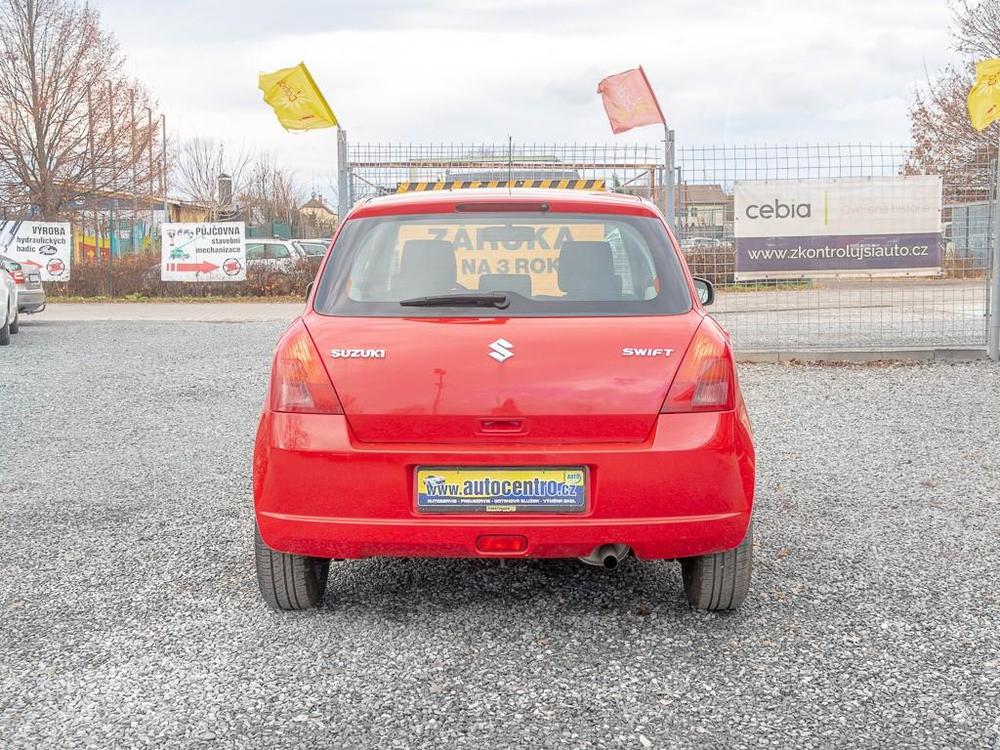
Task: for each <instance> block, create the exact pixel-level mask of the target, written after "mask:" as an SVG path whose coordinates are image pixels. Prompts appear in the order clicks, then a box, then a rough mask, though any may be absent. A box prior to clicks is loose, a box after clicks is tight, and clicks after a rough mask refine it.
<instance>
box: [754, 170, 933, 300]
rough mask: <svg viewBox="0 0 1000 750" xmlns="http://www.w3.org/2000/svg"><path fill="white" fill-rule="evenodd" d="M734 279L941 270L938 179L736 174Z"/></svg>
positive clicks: (910, 272) (920, 272)
mask: <svg viewBox="0 0 1000 750" xmlns="http://www.w3.org/2000/svg"><path fill="white" fill-rule="evenodd" d="M734 219H735V230H734V234H735V236H736V269H735V270H736V279H737V281H741V280H749V279H762V278H775V277H784V278H788V277H808V276H831V275H837V276H852V275H860V276H869V275H880V276H885V275H936V274H938V273H940V271H941V245H942V243H941V178H940V176H937V175H916V176H906V177H903V176H901V177H864V178H832V179H825V180H746V181H743V180H741V181H737V182H736V190H735V197H734Z"/></svg>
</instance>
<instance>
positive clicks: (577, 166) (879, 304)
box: [349, 142, 995, 352]
mask: <svg viewBox="0 0 1000 750" xmlns="http://www.w3.org/2000/svg"><path fill="white" fill-rule="evenodd" d="M349 161H350V189H351V198H352V200H358V199H363V198H366V197H369V196H374V195H382V194H387V193H393V192H395V191H396V189H397V187H398V186H399V184H400V183H405V182H421V181H428V182H429V181H453V180H467V181H471V180H508V179H509V180H514V181H515V182H516V181H517V180H521V179H545V178H553V179H554V178H577V179H603V180H604V181H605V184H606V189H608V190H613V191H616V192H623V193H632V194H635V195H640V196H642V197H644V198H648V199H650V200H652V201H653V202H654V203H656V204H657V205H659V206H660V207H661V208H664V209H665V208H666V205H665V201H666V200H667V195H668V191H667V189H666V181H665V170H664V163H665V159H664V151H663V144H662V142H661V143H660V144H632V143H618V144H611V145H579V144H519V143H512V142H508V143H499V144H497V143H493V144H426V145H421V144H366V145H356V146H353V147H351V148H350V151H349ZM675 163H676V164H677V168H676V172H675V175H674V177H675V181H676V188H675V191H674V194H675V196H676V198H675V200H676V203H675V214H676V218H675V223H676V234H677V236H678V239H679V240H680V242H681V245H682V249H683V251H684V253H685V256H686V258H687V262H688V265H689V266H690V268H691V270H692V272H693V273H694V274H695V275H700V276H705V277H707V278H709V279H710V280H711V281H713V282H714V283H715V285H716V289H717V297H716V303H715V306H714V307H713V308H711V311H712V313H713V315H715V316H716V317H717V318H718V319H719V320H720V322H722V323H723V325H724V326H725V327H726V328H727V329H728V330H729V331H730V332H731V333H732V334H733V338H734V341H735V343H736V346H737V347H738V348H739V349H741V350H742V351H774V352H789V351H847V350H854V351H892V350H901V349H923V348H963V349H964V348H976V349H978V348H985V346H986V337H987V325H988V320H987V310H988V305H989V300H988V295H989V281H990V279H989V277H990V271H989V269H990V257H989V255H990V252H989V247H990V242H989V237H990V234H991V232H990V227H991V226H992V219H993V217H992V205H993V202H992V199H993V195H992V191H991V190H990V187H989V186H991V185H993V184H994V183H995V180H994V179H993V168H992V165H991V163H990V162H989V161H987V158H986V156H985V155H984V156H983V158H982V162H981V163H978V164H971V165H970V164H965V165H962V167H961V168H960V169H955V170H953V171H952V172H950V173H945V174H942V178H943V182H944V206H943V209H942V230H943V238H944V258H943V267H942V271H941V273H940V275H936V276H932V277H928V276H906V275H902V276H899V275H897V276H892V277H887V276H885V275H881V274H875V273H873V274H872V275H870V276H864V277H858V276H856V275H852V276H850V277H847V276H844V277H837V276H823V277H817V278H801V277H797V278H788V277H786V276H783V277H778V276H776V277H774V278H757V279H754V280H752V281H741V280H737V278H736V276H735V274H734V259H735V241H734V231H733V230H734V187H735V183H736V181H738V180H765V179H767V180H781V179H807V178H847V177H852V178H853V177H858V178H863V177H890V176H894V175H900V174H913V173H922V172H925V171H927V170H926V169H923V168H921V167H920V166H919V165H918V164H916V163H914V161H913V160H912V159H911V156H910V152H909V150H908V149H907V148H905V147H903V146H894V145H881V144H879V145H846V144H836V145H763V146H703V147H683V148H680V149H678V151H677V156H676V160H675Z"/></svg>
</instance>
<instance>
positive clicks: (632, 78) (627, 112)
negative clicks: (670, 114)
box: [597, 65, 666, 133]
mask: <svg viewBox="0 0 1000 750" xmlns="http://www.w3.org/2000/svg"><path fill="white" fill-rule="evenodd" d="M597 93H598V94H600V95H601V98H602V99H603V101H604V111H605V112H607V113H608V119H609V120H610V121H611V132H613V133H624V132H625V131H626V130H631V129H632V128H638V127H641V126H643V125H655V124H656V123H658V122H659V123H664V124H666V119H664V117H663V110H661V109H660V103H659V102H658V101H656V94H654V93H653V87H652V86H650V85H649V79H648V78H646V73H645V72H644V71H643V69H642V66H641V65H640V66H639V67H638V68H633V69H632V70H626V71H625V72H624V73H617V74H615V75H613V76H608V77H607V78H605V79H604V80H603V81H601V82H600V83H599V84H597Z"/></svg>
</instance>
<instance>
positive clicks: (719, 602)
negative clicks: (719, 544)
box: [680, 523, 753, 612]
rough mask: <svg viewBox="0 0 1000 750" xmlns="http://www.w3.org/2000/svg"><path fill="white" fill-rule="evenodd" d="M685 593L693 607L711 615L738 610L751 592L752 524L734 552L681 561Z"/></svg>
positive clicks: (727, 551)
mask: <svg viewBox="0 0 1000 750" xmlns="http://www.w3.org/2000/svg"><path fill="white" fill-rule="evenodd" d="M680 562H681V575H682V577H683V578H684V592H685V593H686V594H687V598H688V602H690V603H691V606H692V607H695V608H697V609H704V610H708V611H710V612H724V611H726V610H730V609H739V607H740V605H741V604H743V600H744V599H746V598H747V592H748V591H749V590H750V573H751V570H752V569H753V523H751V524H750V525H749V526H748V527H747V533H746V536H745V537H743V541H742V542H740V546H739V547H736V548H735V549H731V550H726V551H725V552H717V553H715V554H714V555H702V556H701V557H687V558H684V559H682V560H681V561H680Z"/></svg>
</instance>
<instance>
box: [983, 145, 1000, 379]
mask: <svg viewBox="0 0 1000 750" xmlns="http://www.w3.org/2000/svg"><path fill="white" fill-rule="evenodd" d="M997 145H998V148H997V160H996V166H995V170H996V175H994V176H995V178H996V187H995V193H994V195H993V244H992V249H993V270H992V274H993V278H992V280H991V283H990V327H989V331H988V338H987V347H986V348H987V352H988V353H989V356H990V359H992V360H993V361H994V362H1000V140H998V144H997Z"/></svg>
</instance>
